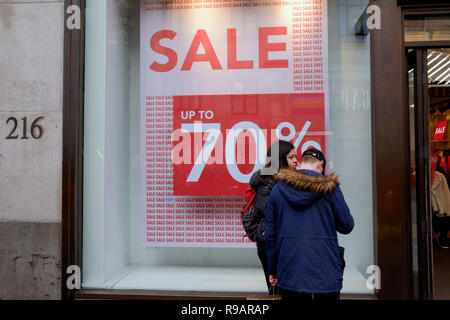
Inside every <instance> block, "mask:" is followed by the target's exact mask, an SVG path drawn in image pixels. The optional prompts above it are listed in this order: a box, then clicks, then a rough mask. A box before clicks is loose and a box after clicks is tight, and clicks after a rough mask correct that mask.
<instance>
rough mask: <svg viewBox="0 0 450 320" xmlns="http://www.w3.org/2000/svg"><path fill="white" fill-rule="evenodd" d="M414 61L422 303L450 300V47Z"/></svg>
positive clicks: (417, 272) (412, 52) (416, 252)
mask: <svg viewBox="0 0 450 320" xmlns="http://www.w3.org/2000/svg"><path fill="white" fill-rule="evenodd" d="M407 56H408V59H407V60H408V82H409V86H408V87H409V115H410V116H409V120H410V152H411V153H410V156H411V158H410V163H411V168H410V173H411V175H410V178H411V212H412V216H411V224H412V241H413V269H414V284H415V289H416V290H415V292H416V294H417V298H419V299H439V300H440V299H446V300H448V299H450V249H449V227H450V191H449V182H450V174H449V160H450V139H449V130H448V123H449V120H450V48H444V47H441V48H430V47H422V48H410V49H407Z"/></svg>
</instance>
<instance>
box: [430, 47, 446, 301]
mask: <svg viewBox="0 0 450 320" xmlns="http://www.w3.org/2000/svg"><path fill="white" fill-rule="evenodd" d="M427 58H428V95H429V104H430V148H431V154H430V156H431V179H432V181H431V207H432V227H433V229H432V237H433V267H434V268H433V269H434V297H435V299H450V249H449V247H450V243H449V242H450V241H449V226H450V191H449V186H450V171H449V164H450V135H449V129H448V122H449V120H450V49H430V50H428V55H427Z"/></svg>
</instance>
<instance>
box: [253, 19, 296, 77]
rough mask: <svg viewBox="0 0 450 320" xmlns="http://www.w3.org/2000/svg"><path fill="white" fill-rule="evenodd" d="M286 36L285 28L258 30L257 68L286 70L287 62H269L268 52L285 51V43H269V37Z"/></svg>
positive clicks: (285, 60) (284, 60)
mask: <svg viewBox="0 0 450 320" xmlns="http://www.w3.org/2000/svg"><path fill="white" fill-rule="evenodd" d="M274 35H287V28H286V27H264V28H259V67H260V68H261V69H265V68H288V67H289V62H288V60H287V59H283V60H269V51H286V42H279V43H269V36H274Z"/></svg>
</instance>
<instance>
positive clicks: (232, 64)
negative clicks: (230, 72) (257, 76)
mask: <svg viewBox="0 0 450 320" xmlns="http://www.w3.org/2000/svg"><path fill="white" fill-rule="evenodd" d="M227 43H228V45H227V67H228V69H253V61H252V60H247V61H243V60H241V61H238V60H237V48H236V29H227Z"/></svg>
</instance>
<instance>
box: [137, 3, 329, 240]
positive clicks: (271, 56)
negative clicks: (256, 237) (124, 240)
mask: <svg viewBox="0 0 450 320" xmlns="http://www.w3.org/2000/svg"><path fill="white" fill-rule="evenodd" d="M140 19H141V30H140V37H141V38H140V43H141V48H140V50H141V51H140V52H141V53H140V56H141V61H140V76H141V113H140V114H141V172H142V174H141V190H142V191H141V196H142V199H143V201H142V205H143V208H142V210H143V242H144V244H145V245H147V246H172V247H176V246H178V247H180V246H182V247H206V246H207V247H251V246H254V243H252V242H250V241H249V240H248V238H246V237H243V236H244V235H245V233H244V230H243V228H242V224H241V221H240V209H241V207H242V205H243V204H244V197H243V195H244V191H245V190H246V189H247V188H248V182H249V179H250V177H251V175H252V173H253V172H255V171H256V170H259V169H260V168H261V167H263V166H264V164H265V161H266V153H267V149H268V148H269V147H270V145H271V144H272V143H273V142H275V141H277V140H279V139H282V140H288V141H291V142H292V143H293V144H294V146H295V147H296V149H297V151H298V154H299V155H300V154H301V152H302V151H304V150H306V149H307V148H309V147H315V148H319V149H321V150H322V151H323V152H324V153H325V154H326V150H325V146H326V140H325V137H326V136H325V132H326V131H327V129H328V106H327V103H328V78H327V75H328V54H327V50H328V48H327V2H326V0H299V1H242V0H184V1H183V0H174V1H145V0H142V1H141V17H140Z"/></svg>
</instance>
